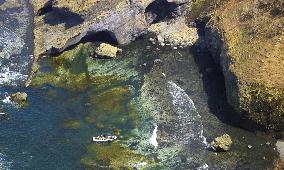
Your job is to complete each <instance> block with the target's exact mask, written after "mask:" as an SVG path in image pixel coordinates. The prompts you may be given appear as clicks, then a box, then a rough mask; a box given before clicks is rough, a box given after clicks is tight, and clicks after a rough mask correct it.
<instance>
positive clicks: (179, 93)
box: [168, 81, 208, 147]
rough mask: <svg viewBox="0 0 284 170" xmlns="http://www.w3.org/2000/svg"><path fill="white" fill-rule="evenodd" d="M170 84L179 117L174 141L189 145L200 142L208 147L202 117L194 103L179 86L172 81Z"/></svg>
mask: <svg viewBox="0 0 284 170" xmlns="http://www.w3.org/2000/svg"><path fill="white" fill-rule="evenodd" d="M168 84H169V85H168V87H169V90H170V91H169V93H170V94H171V96H172V103H173V106H174V110H175V114H176V116H177V123H176V127H175V128H176V132H177V133H176V134H177V135H176V137H174V140H175V141H176V142H179V143H183V144H189V143H190V142H191V141H192V140H194V141H200V143H201V144H202V145H205V146H206V147H208V143H207V141H206V138H205V136H204V135H203V125H202V122H201V116H200V115H199V113H198V112H197V109H196V107H195V105H194V102H193V101H192V99H191V98H190V97H189V96H188V95H187V94H186V92H185V91H184V90H183V89H182V88H181V87H179V86H178V85H177V84H175V83H174V82H172V81H169V82H168Z"/></svg>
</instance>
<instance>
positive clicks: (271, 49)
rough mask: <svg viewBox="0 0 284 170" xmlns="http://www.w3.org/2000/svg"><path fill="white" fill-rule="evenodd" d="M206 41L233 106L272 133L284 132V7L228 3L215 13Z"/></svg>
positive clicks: (277, 0) (280, 4)
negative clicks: (271, 130)
mask: <svg viewBox="0 0 284 170" xmlns="http://www.w3.org/2000/svg"><path fill="white" fill-rule="evenodd" d="M210 17H211V19H210V21H209V22H208V23H207V26H206V38H207V39H206V43H207V45H208V47H209V49H210V51H211V53H212V54H213V56H214V58H215V60H216V61H217V62H218V63H219V64H220V65H221V67H222V69H223V74H224V77H225V84H226V90H227V98H228V101H229V103H230V104H231V105H232V106H233V107H234V108H235V109H236V110H237V111H239V112H240V113H243V114H244V115H245V116H246V117H248V118H249V119H251V120H253V121H254V122H257V123H258V124H260V125H263V126H264V127H266V128H268V129H274V130H283V129H284V76H283V75H284V42H283V40H284V32H283V30H284V3H283V1H280V0H273V1H266V0H256V1H253V0H243V1H233V0H232V1H229V2H227V3H225V4H224V5H222V6H221V7H220V8H219V9H217V10H216V11H214V13H213V14H212V15H211V16H210Z"/></svg>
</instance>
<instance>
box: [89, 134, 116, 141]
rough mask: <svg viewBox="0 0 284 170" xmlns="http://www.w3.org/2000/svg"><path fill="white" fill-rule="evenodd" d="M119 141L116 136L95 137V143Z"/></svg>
mask: <svg viewBox="0 0 284 170" xmlns="http://www.w3.org/2000/svg"><path fill="white" fill-rule="evenodd" d="M116 139H117V137H116V136H114V135H100V136H97V137H93V142H113V141H115V140H116Z"/></svg>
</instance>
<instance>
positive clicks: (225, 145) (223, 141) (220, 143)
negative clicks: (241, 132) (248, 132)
mask: <svg viewBox="0 0 284 170" xmlns="http://www.w3.org/2000/svg"><path fill="white" fill-rule="evenodd" d="M232 144H233V142H232V140H231V137H230V136H229V135H228V134H224V135H223V136H220V137H217V138H215V139H214V140H213V141H212V142H211V148H212V149H213V150H214V151H216V152H224V151H229V150H230V149H231V146H232Z"/></svg>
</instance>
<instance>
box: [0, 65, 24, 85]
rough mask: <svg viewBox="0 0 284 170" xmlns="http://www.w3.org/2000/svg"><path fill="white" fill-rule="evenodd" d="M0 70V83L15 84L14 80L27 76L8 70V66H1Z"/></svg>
mask: <svg viewBox="0 0 284 170" xmlns="http://www.w3.org/2000/svg"><path fill="white" fill-rule="evenodd" d="M0 71H1V72H0V84H10V85H16V83H15V82H16V81H21V80H25V79H27V77H28V75H25V74H22V73H21V72H18V71H13V70H10V68H9V67H4V68H3V67H2V69H0Z"/></svg>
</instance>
